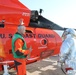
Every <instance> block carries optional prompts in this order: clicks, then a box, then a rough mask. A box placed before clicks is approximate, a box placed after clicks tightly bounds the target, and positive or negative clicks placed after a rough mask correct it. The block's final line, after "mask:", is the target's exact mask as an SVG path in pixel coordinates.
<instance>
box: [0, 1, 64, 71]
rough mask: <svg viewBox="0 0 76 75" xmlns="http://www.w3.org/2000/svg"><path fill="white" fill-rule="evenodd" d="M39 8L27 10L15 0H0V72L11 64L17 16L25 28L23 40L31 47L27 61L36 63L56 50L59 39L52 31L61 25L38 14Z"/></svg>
mask: <svg viewBox="0 0 76 75" xmlns="http://www.w3.org/2000/svg"><path fill="white" fill-rule="evenodd" d="M41 13H42V9H40V11H39V12H38V11H37V10H30V9H29V8H27V7H26V6H25V5H23V4H22V3H21V2H20V1H19V0H5V1H4V0H0V71H2V70H4V71H5V70H6V66H7V65H9V67H11V66H12V65H13V64H14V57H13V54H12V45H11V42H12V37H13V35H14V34H15V33H16V31H17V26H18V25H19V21H20V19H23V23H24V25H25V27H26V33H25V36H24V38H25V41H26V44H27V48H30V47H31V49H32V51H31V53H30V56H29V58H27V64H31V63H34V62H37V61H39V60H41V59H45V58H47V57H49V56H53V55H57V54H59V52H60V46H61V44H62V38H61V37H60V36H59V35H58V33H57V32H55V31H54V30H64V28H62V27H60V26H59V25H57V24H55V23H54V22H52V21H49V20H48V19H46V18H45V17H43V16H42V15H41Z"/></svg>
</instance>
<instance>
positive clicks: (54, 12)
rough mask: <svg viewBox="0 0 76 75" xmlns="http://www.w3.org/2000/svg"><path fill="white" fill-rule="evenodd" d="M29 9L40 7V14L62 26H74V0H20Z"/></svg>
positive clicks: (75, 10) (75, 7) (75, 13)
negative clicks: (41, 11)
mask: <svg viewBox="0 0 76 75" xmlns="http://www.w3.org/2000/svg"><path fill="white" fill-rule="evenodd" d="M20 1H21V2H22V3H23V4H24V5H25V6H27V7H28V8H29V9H30V10H38V11H39V9H40V8H42V9H43V10H44V11H43V13H42V15H43V16H44V17H46V18H47V19H49V20H51V21H53V22H54V23H56V24H58V25H60V26H62V27H70V28H76V0H20Z"/></svg>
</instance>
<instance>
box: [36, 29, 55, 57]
mask: <svg viewBox="0 0 76 75" xmlns="http://www.w3.org/2000/svg"><path fill="white" fill-rule="evenodd" d="M35 30H36V39H37V40H36V44H37V52H38V55H40V58H45V57H48V56H51V55H52V54H53V53H54V50H55V47H56V40H55V36H54V34H53V31H52V30H48V29H43V28H36V29H35Z"/></svg>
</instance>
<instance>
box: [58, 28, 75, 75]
mask: <svg viewBox="0 0 76 75" xmlns="http://www.w3.org/2000/svg"><path fill="white" fill-rule="evenodd" d="M63 37H64V41H63V43H62V45H61V48H60V54H59V63H60V64H63V63H64V64H66V65H67V66H68V67H69V68H70V67H71V68H72V69H69V70H68V71H67V75H76V32H75V30H74V29H71V28H69V29H66V30H65V31H64V33H63Z"/></svg>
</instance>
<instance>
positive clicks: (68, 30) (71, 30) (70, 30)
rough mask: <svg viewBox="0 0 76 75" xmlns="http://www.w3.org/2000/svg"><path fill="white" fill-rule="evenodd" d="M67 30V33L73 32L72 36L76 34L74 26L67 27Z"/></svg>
mask: <svg viewBox="0 0 76 75" xmlns="http://www.w3.org/2000/svg"><path fill="white" fill-rule="evenodd" d="M65 31H66V32H67V34H66V35H68V34H71V35H72V36H76V32H75V30H74V29H72V28H68V29H66V30H65Z"/></svg>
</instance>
